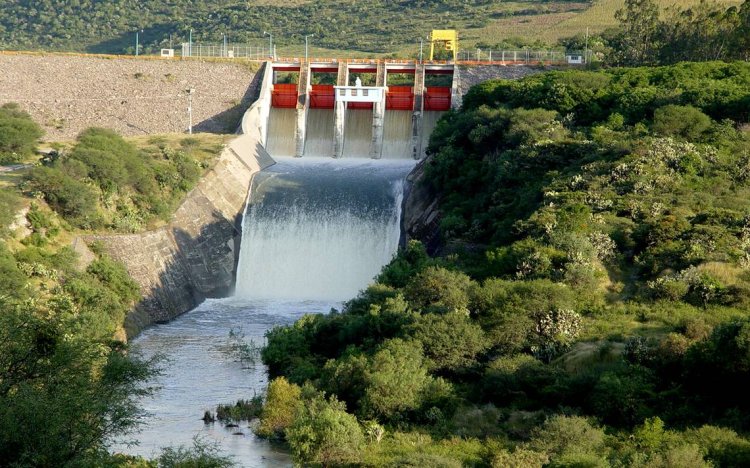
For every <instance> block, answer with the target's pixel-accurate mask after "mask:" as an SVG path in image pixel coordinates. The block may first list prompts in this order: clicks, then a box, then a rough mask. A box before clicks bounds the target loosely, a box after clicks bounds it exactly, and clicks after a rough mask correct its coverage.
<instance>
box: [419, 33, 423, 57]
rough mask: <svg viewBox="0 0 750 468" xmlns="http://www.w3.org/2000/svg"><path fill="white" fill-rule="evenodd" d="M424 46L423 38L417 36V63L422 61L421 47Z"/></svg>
mask: <svg viewBox="0 0 750 468" xmlns="http://www.w3.org/2000/svg"><path fill="white" fill-rule="evenodd" d="M423 47H424V39H422V38H421V37H420V38H419V63H422V48H423Z"/></svg>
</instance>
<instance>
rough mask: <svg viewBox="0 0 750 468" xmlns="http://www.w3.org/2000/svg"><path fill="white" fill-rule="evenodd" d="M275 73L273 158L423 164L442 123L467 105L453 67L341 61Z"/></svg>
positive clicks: (280, 67) (274, 68)
mask: <svg viewBox="0 0 750 468" xmlns="http://www.w3.org/2000/svg"><path fill="white" fill-rule="evenodd" d="M269 67H270V73H271V79H270V81H271V85H270V87H271V90H270V93H271V99H270V103H271V104H270V109H269V112H268V122H267V125H266V134H267V137H266V140H267V142H266V145H265V147H266V148H267V150H268V152H269V154H270V155H271V156H273V157H287V156H295V157H311V156H312V157H334V158H372V159H381V158H392V159H405V158H412V159H421V158H422V157H424V156H425V150H426V147H427V145H426V142H427V139H428V138H429V134H430V133H431V131H432V130H433V128H434V124H435V122H436V121H437V119H438V118H439V117H440V115H442V114H443V113H444V112H446V111H448V110H450V109H451V108H455V107H456V106H458V104H459V101H460V99H457V97H456V96H457V92H458V89H459V75H458V69H457V68H456V67H455V66H454V65H453V64H435V63H431V64H424V63H418V62H403V61H402V62H388V61H383V60H380V61H377V60H369V61H368V60H363V61H335V60H334V61H327V62H315V61H312V62H304V61H298V62H282V63H275V62H273V63H269ZM332 83H333V84H332Z"/></svg>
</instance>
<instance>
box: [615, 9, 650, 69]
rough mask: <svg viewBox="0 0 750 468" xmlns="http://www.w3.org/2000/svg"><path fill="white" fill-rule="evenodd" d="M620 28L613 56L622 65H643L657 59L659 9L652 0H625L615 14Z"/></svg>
mask: <svg viewBox="0 0 750 468" xmlns="http://www.w3.org/2000/svg"><path fill="white" fill-rule="evenodd" d="M615 18H616V19H617V20H618V21H619V22H620V27H621V28H622V30H621V32H620V34H619V41H618V42H619V43H618V44H616V45H615V49H616V52H615V54H616V55H617V57H618V58H619V60H618V62H619V63H620V64H622V65H645V64H649V63H654V62H655V61H656V59H657V57H656V50H657V47H658V44H657V32H658V29H659V7H658V6H657V5H656V3H654V2H653V1H652V0H626V1H625V8H622V9H620V10H617V11H616V12H615Z"/></svg>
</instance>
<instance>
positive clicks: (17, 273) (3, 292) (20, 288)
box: [0, 241, 27, 297]
mask: <svg viewBox="0 0 750 468" xmlns="http://www.w3.org/2000/svg"><path fill="white" fill-rule="evenodd" d="M0 278H2V281H0V297H2V296H10V297H22V296H24V295H25V292H24V288H25V286H26V283H27V278H26V275H24V274H23V272H21V270H19V269H18V264H17V263H16V259H15V258H14V257H13V254H12V253H11V252H10V251H9V250H8V248H7V247H6V246H5V242H3V241H0Z"/></svg>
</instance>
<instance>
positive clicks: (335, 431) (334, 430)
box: [286, 394, 365, 466]
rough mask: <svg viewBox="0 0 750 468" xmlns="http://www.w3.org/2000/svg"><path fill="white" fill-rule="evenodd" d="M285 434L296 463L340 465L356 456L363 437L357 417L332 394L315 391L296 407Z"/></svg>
mask: <svg viewBox="0 0 750 468" xmlns="http://www.w3.org/2000/svg"><path fill="white" fill-rule="evenodd" d="M286 438H287V441H288V442H289V445H290V447H291V449H292V454H293V456H294V459H295V461H296V462H297V463H299V464H321V465H324V466H330V465H343V464H347V463H354V462H356V461H357V460H359V455H360V452H361V450H362V448H363V446H364V442H365V438H364V435H363V433H362V428H361V427H360V426H359V423H358V422H357V418H355V417H354V416H352V415H351V414H348V413H347V412H346V405H345V404H343V403H342V402H340V401H338V400H337V399H336V398H335V397H333V396H332V397H330V398H329V399H325V398H324V397H323V395H321V394H316V395H314V396H312V397H309V398H306V399H305V401H304V403H303V404H301V405H300V406H299V407H298V408H297V412H296V414H295V417H294V422H293V423H292V425H291V426H289V427H288V428H287V431H286Z"/></svg>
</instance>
